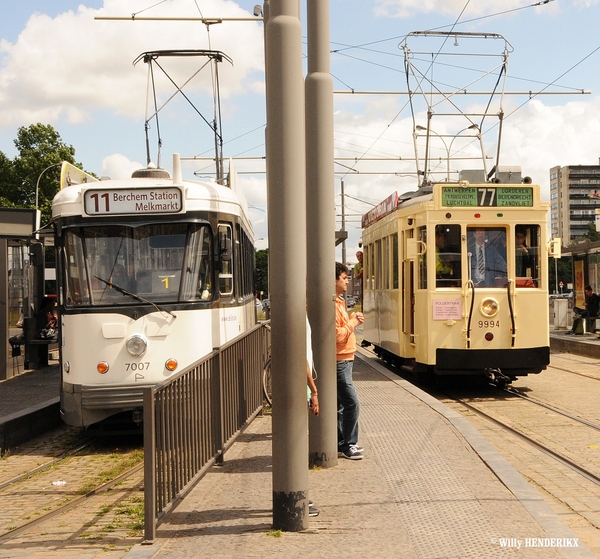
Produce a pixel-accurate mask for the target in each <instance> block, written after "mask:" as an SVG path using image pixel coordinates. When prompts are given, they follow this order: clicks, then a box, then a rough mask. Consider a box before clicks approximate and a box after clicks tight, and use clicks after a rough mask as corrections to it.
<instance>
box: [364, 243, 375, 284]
mask: <svg viewBox="0 0 600 559" xmlns="http://www.w3.org/2000/svg"><path fill="white" fill-rule="evenodd" d="M365 248H367V249H368V250H367V258H366V262H367V265H368V270H367V276H366V278H367V280H366V284H365V285H366V286H367V288H368V289H375V245H374V244H373V243H371V244H370V245H369V246H368V247H365Z"/></svg>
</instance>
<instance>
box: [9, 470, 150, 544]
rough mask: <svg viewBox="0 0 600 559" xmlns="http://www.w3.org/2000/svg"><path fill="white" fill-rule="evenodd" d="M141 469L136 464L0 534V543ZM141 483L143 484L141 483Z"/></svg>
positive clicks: (74, 505)
mask: <svg viewBox="0 0 600 559" xmlns="http://www.w3.org/2000/svg"><path fill="white" fill-rule="evenodd" d="M143 467H144V464H143V463H142V464H138V465H137V466H135V467H133V468H131V469H130V470H128V471H126V472H124V473H123V474H121V475H119V476H117V477H116V478H114V479H112V480H110V481H108V482H106V483H103V484H102V485H100V486H98V487H96V488H94V489H92V490H91V491H88V492H87V493H86V494H85V495H82V496H80V497H77V498H74V499H73V500H70V501H68V502H66V503H64V504H62V505H60V506H58V507H56V508H55V509H53V510H52V511H50V512H48V513H45V514H43V515H41V516H39V517H38V518H36V519H34V520H31V521H29V522H25V523H23V524H21V525H20V526H16V527H14V528H12V529H10V530H8V531H6V532H3V533H0V542H4V541H8V540H11V539H13V538H15V537H17V536H19V535H21V534H23V533H25V532H27V531H28V530H32V529H33V528H35V527H37V526H39V525H41V524H44V523H45V522H48V521H49V520H51V519H53V518H55V517H56V516H58V515H60V514H63V513H64V512H66V511H68V510H71V509H72V508H74V507H77V506H78V505H80V504H81V503H83V502H85V501H87V500H88V499H89V498H90V497H94V496H96V495H98V494H100V493H102V492H104V491H108V490H109V489H111V488H113V487H114V486H115V485H116V484H118V483H120V482H121V481H123V480H124V479H127V478H129V477H131V476H132V475H134V474H136V473H138V472H140V471H141V470H142V469H143ZM141 483H143V481H142V482H141ZM140 485H141V484H137V487H136V489H139V486H140Z"/></svg>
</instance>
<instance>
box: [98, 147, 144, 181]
mask: <svg viewBox="0 0 600 559" xmlns="http://www.w3.org/2000/svg"><path fill="white" fill-rule="evenodd" d="M145 167H146V165H143V164H142V163H139V162H138V161H131V160H129V159H128V158H127V157H125V156H124V155H121V154H120V153H113V154H112V155H108V156H106V157H105V158H104V159H103V160H102V165H101V174H102V176H103V177H110V178H111V179H128V178H130V177H131V174H132V173H133V172H134V171H137V170H138V169H142V168H145Z"/></svg>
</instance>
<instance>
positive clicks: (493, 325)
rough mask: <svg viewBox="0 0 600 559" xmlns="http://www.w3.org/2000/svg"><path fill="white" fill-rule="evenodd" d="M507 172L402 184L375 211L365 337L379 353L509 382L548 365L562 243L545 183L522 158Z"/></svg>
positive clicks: (418, 365)
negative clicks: (552, 269) (529, 172)
mask: <svg viewBox="0 0 600 559" xmlns="http://www.w3.org/2000/svg"><path fill="white" fill-rule="evenodd" d="M515 171H516V172H515ZM505 175H506V180H505V181H502V182H501V179H496V180H495V182H493V183H488V182H483V183H481V184H473V183H469V182H468V181H466V180H464V181H459V182H455V183H452V182H442V183H435V184H433V185H428V186H424V187H422V188H420V189H419V190H418V191H416V192H411V193H408V194H404V195H402V196H398V194H397V193H394V194H393V195H391V196H390V197H389V198H387V199H386V200H384V201H383V202H382V203H381V204H379V206H377V207H375V208H374V209H373V210H371V211H370V212H369V213H368V214H366V215H365V216H364V217H363V236H362V241H363V250H364V267H365V269H364V272H363V277H364V286H363V293H364V300H363V310H364V314H365V324H364V342H363V343H364V344H365V345H369V344H372V345H373V346H374V348H375V352H376V353H377V354H378V355H379V356H381V357H382V358H384V359H386V360H388V361H392V362H394V363H395V364H396V365H398V366H401V367H404V368H406V369H409V370H412V371H415V372H423V373H424V372H426V371H429V372H433V373H435V374H436V375H482V376H483V375H487V376H488V377H489V378H490V379H492V380H493V381H495V382H499V383H507V382H510V381H511V380H514V379H515V378H516V377H518V376H522V375H527V374H530V373H539V372H540V371H542V370H543V369H545V368H546V366H547V365H548V363H549V358H550V348H549V316H548V314H549V310H548V254H549V252H553V251H557V250H558V251H559V250H560V248H559V247H560V243H559V242H558V240H556V241H549V240H548V238H547V215H548V209H549V204H548V203H547V202H543V201H542V200H541V199H540V187H539V186H538V185H536V184H530V179H528V178H525V179H523V180H521V173H520V170H519V169H518V168H517V169H516V170H515V168H512V169H511V171H510V172H509V173H506V174H505ZM497 176H498V177H502V176H503V173H501V172H499V173H498V174H497ZM509 181H510V182H509Z"/></svg>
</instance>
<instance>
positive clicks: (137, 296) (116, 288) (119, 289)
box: [94, 275, 177, 318]
mask: <svg viewBox="0 0 600 559" xmlns="http://www.w3.org/2000/svg"><path fill="white" fill-rule="evenodd" d="M94 277H95V278H96V279H97V280H100V281H101V282H102V283H105V284H106V285H108V287H110V288H111V289H114V290H115V291H118V292H119V293H122V294H123V295H127V296H128V297H131V298H132V299H135V300H136V301H141V302H142V303H147V304H148V305H152V306H153V307H154V308H155V309H156V310H157V311H159V312H164V313H167V314H170V315H171V316H172V317H173V318H177V315H176V314H173V313H172V312H171V311H170V310H168V309H163V308H162V307H160V306H158V305H157V304H156V303H154V302H152V301H148V299H145V298H144V297H141V296H140V295H137V294H136V293H131V291H127V289H123V288H122V287H120V286H118V285H117V284H115V283H113V282H112V281H106V280H105V279H102V278H99V277H98V276H96V275H94Z"/></svg>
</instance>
